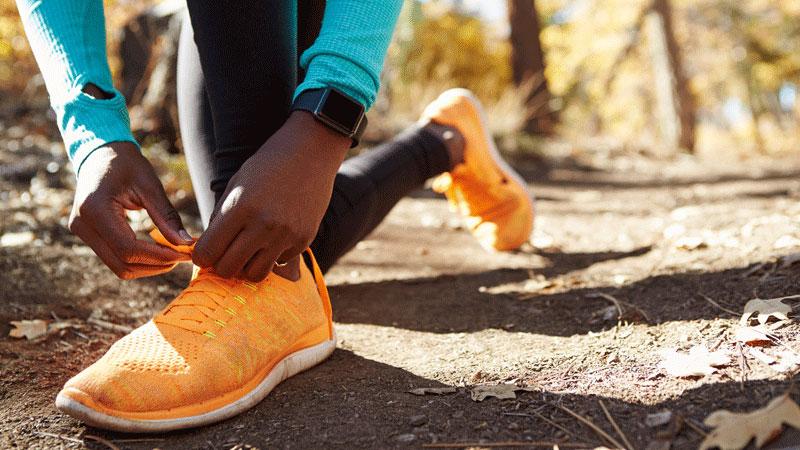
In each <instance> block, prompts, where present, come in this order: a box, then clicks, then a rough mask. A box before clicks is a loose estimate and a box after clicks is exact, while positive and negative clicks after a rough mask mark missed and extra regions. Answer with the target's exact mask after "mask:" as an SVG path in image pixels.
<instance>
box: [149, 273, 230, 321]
mask: <svg viewBox="0 0 800 450" xmlns="http://www.w3.org/2000/svg"><path fill="white" fill-rule="evenodd" d="M232 287H233V282H232V281H231V280H226V279H224V278H222V277H219V276H217V275H216V274H214V273H213V272H212V271H210V270H208V269H201V270H200V271H199V273H198V274H197V276H196V277H194V278H193V279H192V281H190V282H189V286H188V287H187V288H186V289H184V290H183V291H182V292H181V293H180V294H178V296H177V297H175V299H174V300H173V301H172V302H171V303H170V304H169V305H167V307H166V308H164V309H163V310H162V311H161V313H159V314H158V315H157V316H156V317H155V319H154V322H156V323H158V324H169V325H172V326H175V327H178V328H182V329H184V330H186V331H190V332H194V333H199V334H207V333H211V332H210V331H208V330H207V328H206V327H205V326H204V325H205V324H206V323H207V322H208V321H210V320H213V321H215V322H216V323H217V324H220V325H222V326H224V324H225V322H222V321H220V320H219V319H216V317H218V313H219V311H222V310H225V311H228V312H229V313H230V314H231V315H233V314H235V312H234V309H233V308H235V306H236V305H238V303H237V304H236V305H235V304H234V302H235V301H236V296H233V295H231V289H232ZM211 334H212V335H213V333H211Z"/></svg>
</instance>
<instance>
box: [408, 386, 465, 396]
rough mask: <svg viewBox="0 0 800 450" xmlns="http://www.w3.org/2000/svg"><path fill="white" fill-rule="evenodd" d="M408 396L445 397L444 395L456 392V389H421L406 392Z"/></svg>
mask: <svg viewBox="0 0 800 450" xmlns="http://www.w3.org/2000/svg"><path fill="white" fill-rule="evenodd" d="M408 392H409V393H410V394H414V395H427V394H432V395H445V394H452V393H454V392H456V388H454V387H421V388H416V389H411V390H410V391H408Z"/></svg>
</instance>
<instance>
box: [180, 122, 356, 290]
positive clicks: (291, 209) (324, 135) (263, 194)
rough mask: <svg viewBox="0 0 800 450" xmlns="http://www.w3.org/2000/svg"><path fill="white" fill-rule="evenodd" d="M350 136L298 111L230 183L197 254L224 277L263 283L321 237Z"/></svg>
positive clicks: (197, 258)
mask: <svg viewBox="0 0 800 450" xmlns="http://www.w3.org/2000/svg"><path fill="white" fill-rule="evenodd" d="M349 147H350V139H349V138H347V137H345V136H343V135H341V134H339V133H336V132H334V131H332V130H330V129H329V128H327V127H326V126H324V125H322V124H321V123H319V122H317V121H316V120H315V119H314V117H313V116H312V115H311V114H309V113H307V112H303V111H295V112H293V113H292V114H291V116H290V117H289V119H288V120H287V121H286V123H285V124H284V125H283V127H281V128H280V129H279V130H278V131H277V132H276V133H275V134H274V135H272V136H271V137H270V138H269V139H268V140H267V142H265V143H264V145H262V146H261V148H260V149H259V150H258V152H257V153H256V154H255V155H253V156H252V157H251V158H250V159H248V160H247V161H246V162H245V163H244V165H243V166H242V167H241V168H240V169H239V171H238V172H236V174H235V175H234V176H233V178H232V179H231V180H230V182H229V183H228V187H227V189H226V190H225V192H224V193H223V195H222V198H221V199H220V202H219V203H218V204H217V209H216V211H215V212H214V215H213V216H212V219H211V223H210V224H209V226H208V229H207V230H206V231H205V232H204V233H203V235H202V236H201V237H200V239H199V240H198V241H197V245H196V246H195V248H194V254H193V259H194V262H195V264H197V265H198V266H201V267H212V266H213V267H214V269H215V271H216V272H217V274H219V275H220V276H223V277H237V278H241V279H246V280H250V281H261V280H263V279H264V278H266V277H267V275H269V273H270V272H271V271H272V267H273V265H274V264H275V262H276V261H279V262H284V261H288V260H290V259H292V258H293V257H295V256H297V255H299V254H300V253H301V252H302V251H303V250H305V249H306V247H308V245H309V244H310V243H311V241H313V240H314V237H315V236H316V234H317V229H318V228H319V224H320V222H321V221H322V217H323V216H324V214H325V210H326V209H327V208H328V203H329V202H330V198H331V192H332V191H333V181H334V178H335V177H336V172H337V170H338V169H339V166H340V165H341V164H342V161H343V160H344V157H345V154H346V153H347V149H348V148H349Z"/></svg>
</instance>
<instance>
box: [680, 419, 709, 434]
mask: <svg viewBox="0 0 800 450" xmlns="http://www.w3.org/2000/svg"><path fill="white" fill-rule="evenodd" d="M683 423H685V424H686V425H689V428H691V429H692V430H694V432H695V433H697V434H699V435H700V436H702V437H706V436H708V433H706V432H705V431H704V430H703V429H702V428H700V426H699V425H697V424H696V423H694V420H692V419H689V418H688V417H687V418H685V419H684V420H683Z"/></svg>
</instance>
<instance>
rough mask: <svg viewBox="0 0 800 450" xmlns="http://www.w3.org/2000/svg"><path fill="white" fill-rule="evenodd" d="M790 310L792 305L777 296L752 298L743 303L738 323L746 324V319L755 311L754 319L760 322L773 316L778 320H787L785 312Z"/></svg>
mask: <svg viewBox="0 0 800 450" xmlns="http://www.w3.org/2000/svg"><path fill="white" fill-rule="evenodd" d="M790 312H792V307H791V306H789V305H787V304H785V303H783V302H782V301H781V299H779V298H770V299H767V300H762V299H760V298H754V299H753V300H750V301H749V302H747V304H746V305H744V313H743V314H742V318H741V319H740V320H739V323H740V324H742V325H747V323H748V321H749V320H750V318H751V317H752V316H753V314H755V313H758V315H757V316H756V319H757V320H758V323H761V324H765V323H767V320H769V318H770V317H774V318H776V319H778V320H789V317H787V316H786V314H789V313H790Z"/></svg>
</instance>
